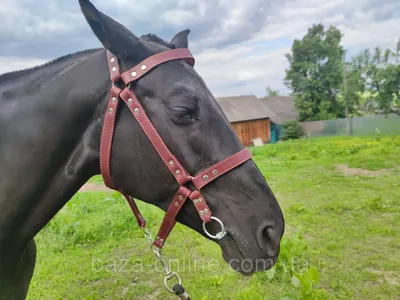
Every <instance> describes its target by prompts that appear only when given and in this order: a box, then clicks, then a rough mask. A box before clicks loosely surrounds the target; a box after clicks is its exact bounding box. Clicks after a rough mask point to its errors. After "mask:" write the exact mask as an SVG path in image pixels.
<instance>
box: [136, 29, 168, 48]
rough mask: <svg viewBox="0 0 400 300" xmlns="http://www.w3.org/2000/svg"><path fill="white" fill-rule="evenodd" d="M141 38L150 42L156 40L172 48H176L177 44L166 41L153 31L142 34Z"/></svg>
mask: <svg viewBox="0 0 400 300" xmlns="http://www.w3.org/2000/svg"><path fill="white" fill-rule="evenodd" d="M140 39H143V40H145V41H149V42H154V43H156V44H160V45H162V46H165V47H167V48H170V49H175V45H173V44H171V43H168V42H166V41H165V40H163V39H162V38H160V37H158V36H157V35H155V34H153V33H149V34H146V35H142V36H141V37H140Z"/></svg>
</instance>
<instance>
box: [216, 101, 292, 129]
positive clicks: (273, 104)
mask: <svg viewBox="0 0 400 300" xmlns="http://www.w3.org/2000/svg"><path fill="white" fill-rule="evenodd" d="M217 102H218V103H219V104H220V106H221V108H222V110H223V111H224V113H225V114H226V116H227V117H228V120H229V122H239V121H249V120H256V119H264V118H269V119H270V120H271V121H272V122H274V123H276V124H282V123H283V122H284V121H286V120H293V119H296V117H297V111H296V108H295V106H294V103H293V98H292V97H286V96H279V97H265V98H263V99H260V98H257V97H256V96H253V95H245V96H232V97H219V98H217Z"/></svg>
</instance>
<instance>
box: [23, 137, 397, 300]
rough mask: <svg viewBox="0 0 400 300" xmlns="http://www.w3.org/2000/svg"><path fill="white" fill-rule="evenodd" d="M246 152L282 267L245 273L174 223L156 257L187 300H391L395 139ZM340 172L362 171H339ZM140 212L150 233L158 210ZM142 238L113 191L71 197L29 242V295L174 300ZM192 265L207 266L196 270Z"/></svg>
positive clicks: (304, 143)
mask: <svg viewBox="0 0 400 300" xmlns="http://www.w3.org/2000/svg"><path fill="white" fill-rule="evenodd" d="M252 151H253V154H254V160H255V162H256V163H257V165H258V166H259V168H260V170H261V171H262V173H263V174H264V176H265V178H266V179H267V181H268V183H269V184H270V186H271V188H272V190H273V191H274V193H275V194H276V196H277V199H278V201H279V203H280V205H281V207H282V209H283V212H284V215H285V220H286V232H285V235H284V239H283V241H282V250H281V256H280V259H279V261H278V263H277V264H276V266H275V267H274V268H273V269H272V270H270V271H268V272H264V273H257V274H256V275H254V276H252V277H244V276H242V275H240V274H237V273H234V272H233V271H231V270H230V269H229V268H228V267H227V266H226V265H225V263H224V261H223V259H222V258H221V255H220V250H219V248H218V246H216V245H215V244H214V243H212V242H209V241H206V240H205V239H203V238H202V237H200V235H199V234H197V233H196V232H194V231H192V230H190V229H188V228H185V227H184V226H182V225H180V224H177V225H176V228H175V229H174V230H173V232H172V233H171V235H170V237H169V240H168V243H167V245H166V247H165V249H164V252H163V253H164V256H165V257H166V258H168V259H175V261H174V263H173V264H172V266H173V268H174V269H177V264H178V263H179V264H180V265H179V266H180V268H179V269H180V270H181V271H180V275H181V277H182V280H183V284H184V286H185V288H186V289H187V290H188V292H189V294H190V296H191V298H192V299H196V300H197V299H202V300H205V299H252V300H253V299H399V298H400V293H399V290H400V288H399V273H398V270H400V246H399V245H400V237H399V220H400V204H399V203H400V201H399V199H400V183H399V182H400V181H399V173H400V160H399V157H400V137H399V136H391V137H335V138H317V139H303V140H296V141H288V142H283V143H278V144H275V145H266V146H264V147H260V148H254V149H252ZM338 164H347V167H348V168H360V169H361V170H359V171H358V173H356V174H353V175H346V173H345V172H346V171H345V170H344V171H343V170H338V169H337V167H336V165H338ZM363 170H372V171H376V172H375V173H373V175H371V174H369V173H367V172H364V171H363ZM91 181H93V182H100V183H101V179H99V177H95V178H93V179H92V180H91ZM139 206H140V208H141V210H142V212H143V214H144V216H145V217H146V219H147V220H148V223H149V224H148V226H149V228H150V230H151V231H152V232H153V234H155V233H156V230H158V226H159V224H160V222H161V219H162V217H163V213H162V212H161V211H160V210H159V209H157V208H155V207H152V206H149V205H145V204H143V203H141V202H139ZM142 237H143V235H142V231H141V230H139V229H138V228H137V225H136V223H135V220H134V217H133V215H132V214H131V212H130V210H129V208H128V206H127V204H126V203H125V201H124V200H123V198H122V197H121V196H120V195H119V194H118V193H103V192H90V193H78V194H76V195H75V197H74V198H73V199H72V200H71V201H70V202H69V203H68V204H67V205H66V206H65V207H64V208H63V209H62V210H61V211H60V212H59V213H58V214H57V216H56V217H55V218H54V219H53V220H52V221H51V222H50V223H49V224H48V225H47V226H46V227H45V228H44V229H43V230H42V232H40V234H39V235H38V237H37V245H38V258H37V267H36V271H35V274H34V278H33V281H32V284H31V289H30V292H29V296H28V299H52V300H53V299H176V296H171V294H169V293H168V292H167V291H165V289H164V287H163V284H162V279H163V276H162V273H160V272H157V271H156V269H155V268H154V260H153V255H152V253H151V250H150V249H149V246H148V244H147V242H146V240H145V239H143V238H142ZM196 260H197V262H200V263H205V265H200V267H199V265H197V267H196V272H194V271H193V268H194V261H196ZM202 266H203V268H202ZM157 269H158V270H159V269H160V266H159V265H157Z"/></svg>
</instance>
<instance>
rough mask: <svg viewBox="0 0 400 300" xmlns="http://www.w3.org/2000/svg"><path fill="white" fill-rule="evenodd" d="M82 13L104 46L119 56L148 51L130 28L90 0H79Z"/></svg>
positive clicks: (123, 56)
mask: <svg viewBox="0 0 400 300" xmlns="http://www.w3.org/2000/svg"><path fill="white" fill-rule="evenodd" d="M79 5H80V7H81V10H82V13H83V15H84V16H85V18H86V21H87V22H88V24H89V26H90V27H91V29H92V30H93V33H94V34H95V35H96V36H97V38H98V39H99V40H100V42H101V43H102V44H103V46H104V47H105V48H106V49H107V50H109V51H110V52H111V53H112V54H114V55H115V56H117V57H118V58H125V57H128V56H132V55H134V54H138V53H143V52H145V53H146V52H148V48H147V47H146V46H145V45H144V44H143V43H142V42H141V41H140V40H139V38H138V37H136V36H135V35H134V34H133V33H132V32H131V31H130V30H128V29H127V28H125V27H124V26H123V25H121V24H120V23H118V22H117V21H115V20H114V19H112V18H110V17H109V16H107V15H105V14H103V13H102V12H100V11H99V10H98V9H97V8H96V7H95V6H94V5H93V4H92V3H91V2H90V1H89V0H79Z"/></svg>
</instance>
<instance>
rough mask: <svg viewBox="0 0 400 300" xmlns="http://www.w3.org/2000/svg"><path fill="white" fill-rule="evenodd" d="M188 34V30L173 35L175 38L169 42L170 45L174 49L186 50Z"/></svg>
mask: <svg viewBox="0 0 400 300" xmlns="http://www.w3.org/2000/svg"><path fill="white" fill-rule="evenodd" d="M189 33H190V30H189V29H185V30H182V31H181V32H178V33H177V34H175V36H174V37H173V38H172V40H171V44H172V45H174V46H175V47H176V48H188V45H189V42H188V35H189Z"/></svg>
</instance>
